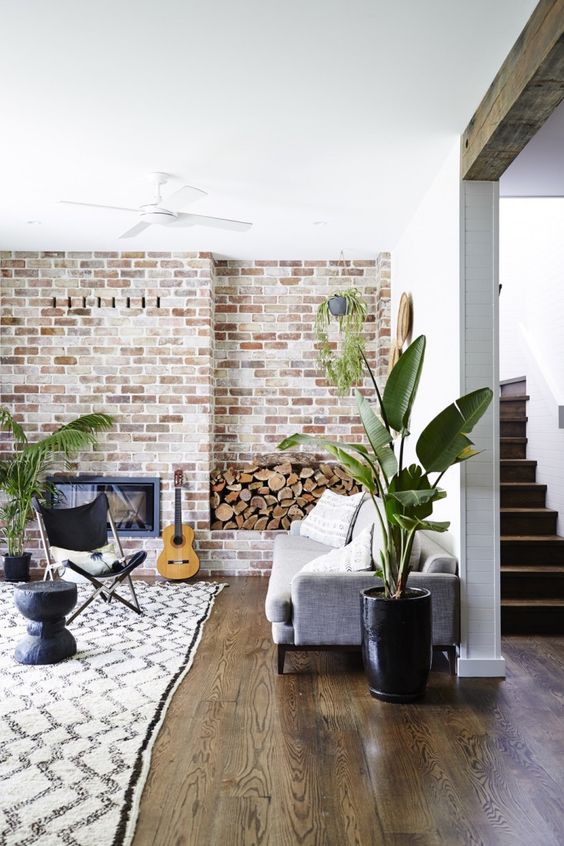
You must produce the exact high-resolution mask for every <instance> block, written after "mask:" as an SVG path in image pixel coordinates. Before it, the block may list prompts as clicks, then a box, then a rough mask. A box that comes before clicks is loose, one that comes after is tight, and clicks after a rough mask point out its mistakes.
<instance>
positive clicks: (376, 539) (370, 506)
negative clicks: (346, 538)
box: [352, 496, 421, 570]
mask: <svg viewBox="0 0 564 846" xmlns="http://www.w3.org/2000/svg"><path fill="white" fill-rule="evenodd" d="M372 523H373V524H374V532H373V535H372V556H373V558H374V566H375V568H376V569H377V570H379V569H380V566H381V561H380V550H381V549H382V546H383V543H382V527H381V526H380V521H379V519H378V515H377V514H376V509H375V508H374V503H373V502H372V499H371V498H370V497H369V496H365V497H364V499H363V501H362V504H361V506H360V508H359V509H358V512H357V515H356V519H355V522H354V526H353V527H352V539H353V540H354V539H355V538H356V537H358V535H359V534H360V533H361V532H363V531H364V530H365V529H366V527H367V526H370V525H371V524H372ZM420 559H421V542H420V540H419V532H416V533H415V539H414V541H413V547H412V549H411V555H410V558H409V563H410V567H411V569H412V570H419V566H420Z"/></svg>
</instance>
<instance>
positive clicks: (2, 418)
mask: <svg viewBox="0 0 564 846" xmlns="http://www.w3.org/2000/svg"><path fill="white" fill-rule="evenodd" d="M0 429H3V430H4V431H5V432H10V433H11V434H12V437H13V439H14V440H15V442H16V443H17V444H25V443H27V437H26V434H25V432H24V430H23V429H22V427H21V426H20V424H19V423H18V422H17V421H16V420H14V418H13V417H12V415H11V414H10V412H9V411H8V409H7V408H0Z"/></svg>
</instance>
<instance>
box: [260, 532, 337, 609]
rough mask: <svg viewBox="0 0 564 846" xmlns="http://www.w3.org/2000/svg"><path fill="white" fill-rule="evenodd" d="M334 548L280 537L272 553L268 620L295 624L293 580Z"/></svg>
mask: <svg viewBox="0 0 564 846" xmlns="http://www.w3.org/2000/svg"><path fill="white" fill-rule="evenodd" d="M331 548H332V547H330V546H326V545H325V544H323V543H319V541H314V540H311V538H305V537H302V536H301V535H292V534H287V535H286V534H284V535H277V536H276V538H275V540H274V549H273V553H272V573H271V574H270V580H269V582H268V592H267V594H266V602H265V611H266V617H267V619H268V620H269V621H270V622H271V623H286V622H290V621H291V619H292V597H291V588H290V583H291V581H292V579H293V578H294V576H295V575H296V573H298V572H299V571H300V570H301V569H302V567H303V566H304V565H305V564H307V563H308V562H309V561H313V559H314V558H319V557H320V556H321V555H325V554H326V553H327V552H329V551H330V550H331Z"/></svg>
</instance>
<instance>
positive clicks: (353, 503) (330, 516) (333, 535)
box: [300, 491, 363, 548]
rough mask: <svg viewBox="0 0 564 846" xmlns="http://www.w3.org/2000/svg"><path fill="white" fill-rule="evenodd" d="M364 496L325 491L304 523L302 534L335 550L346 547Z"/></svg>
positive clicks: (301, 529)
mask: <svg viewBox="0 0 564 846" xmlns="http://www.w3.org/2000/svg"><path fill="white" fill-rule="evenodd" d="M362 497H363V494H362V493H358V494H353V496H341V495H340V494H336V493H333V491H325V493H324V494H323V495H322V496H321V497H320V499H319V501H318V502H317V505H316V506H315V507H314V508H312V510H311V511H310V512H309V514H308V515H307V517H305V518H304V519H303V521H302V524H301V527H300V534H301V535H302V537H306V538H311V539H312V540H314V541H318V542H319V543H324V544H326V545H327V546H332V547H334V548H338V547H342V546H345V544H346V543H347V539H348V535H349V527H350V524H351V522H352V519H353V517H354V515H355V513H356V509H357V506H358V504H359V503H360V502H361V501H362Z"/></svg>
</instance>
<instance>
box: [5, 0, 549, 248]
mask: <svg viewBox="0 0 564 846" xmlns="http://www.w3.org/2000/svg"><path fill="white" fill-rule="evenodd" d="M535 5H536V4H535V1H534V0H496V2H495V3H492V2H491V0H472V2H468V0H464V2H463V0H426V1H425V2H424V3H422V2H420V0H387V2H383V0H284V2H280V0H238V2H234V0H80V2H77V0H50V1H49V2H45V0H24V2H22V0H0V33H1V49H0V78H1V79H2V82H3V84H2V94H1V98H0V249H2V248H4V249H99V250H103V249H141V250H144V249H162V250H168V249H181V250H192V249H196V250H212V251H213V252H214V253H216V254H217V255H219V256H222V255H223V256H229V257H236V258H253V257H254V258H336V257H338V255H339V253H340V251H341V249H343V250H344V251H345V256H352V255H353V254H355V255H357V256H361V257H362V256H372V255H374V254H376V253H377V252H378V251H379V250H381V249H389V248H391V247H393V245H394V243H395V241H396V240H397V238H398V237H399V235H400V234H401V232H402V230H403V228H404V227H405V225H406V223H407V222H408V221H409V219H410V218H411V216H412V215H413V213H414V211H415V209H416V207H417V205H418V203H419V201H420V200H421V198H422V196H423V195H424V193H425V191H426V190H427V189H428V187H429V185H430V184H431V182H432V180H433V177H434V175H435V174H436V172H437V171H438V169H439V167H440V165H441V163H442V161H443V160H444V158H445V157H446V155H447V153H448V151H449V150H450V148H451V146H452V144H453V142H454V141H455V140H456V136H457V135H458V134H460V133H461V131H462V130H463V129H464V127H465V125H466V124H467V122H468V119H469V118H470V116H471V115H472V113H473V111H474V109H475V107H476V106H477V105H478V103H479V101H480V100H481V98H482V96H483V94H484V92H485V91H486V89H487V87H488V85H489V83H490V82H491V80H492V79H493V77H494V75H495V73H496V71H497V69H498V68H499V66H500V64H501V63H502V61H503V59H504V58H505V56H506V54H507V53H508V51H509V50H510V48H511V46H512V45H513V43H514V41H515V40H516V38H517V36H518V34H519V32H520V30H521V29H522V27H523V26H524V24H525V23H526V21H527V19H528V17H529V15H530V13H531V12H532V10H533V8H534V6H535ZM153 170H161V171H166V172H168V173H170V174H174V175H175V176H176V177H177V179H176V180H175V181H174V183H171V185H170V186H169V187H170V189H171V190H174V189H175V188H177V187H179V186H180V185H182V184H184V183H188V184H191V185H194V186H197V187H199V188H202V189H204V190H205V191H207V192H208V197H206V198H205V199H203V200H201V201H198V202H197V203H196V204H194V205H192V206H191V207H190V208H189V209H188V210H190V211H193V212H196V213H199V214H208V215H218V216H222V217H231V218H239V219H241V220H251V221H254V227H253V228H252V229H251V230H250V231H249V232H247V233H233V232H221V231H219V230H216V229H214V230H211V229H209V230H208V229H203V228H201V227H194V228H190V229H176V230H171V229H169V230H167V229H166V228H164V227H151V229H149V230H147V232H145V233H143V234H142V235H140V236H139V237H137V238H136V239H133V240H127V241H124V240H121V241H120V240H118V239H117V237H116V236H117V235H118V234H119V233H120V232H122V231H123V230H125V229H127V228H128V227H129V226H130V225H132V224H133V223H135V219H132V218H131V217H129V216H128V215H127V214H124V213H120V212H103V211H101V210H100V211H96V210H86V209H84V210H83V209H73V208H71V207H68V206H61V205H58V204H57V201H58V200H59V199H62V198H65V199H76V200H81V201H84V202H95V203H107V204H112V205H120V206H121V205H123V206H137V205H138V204H140V203H142V202H147V199H148V194H147V188H146V183H145V182H144V180H143V174H145V173H146V172H148V171H153ZM29 220H36V221H41V223H38V224H29V223H27V221H29ZM314 221H326V225H324V226H315V225H313V224H314Z"/></svg>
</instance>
